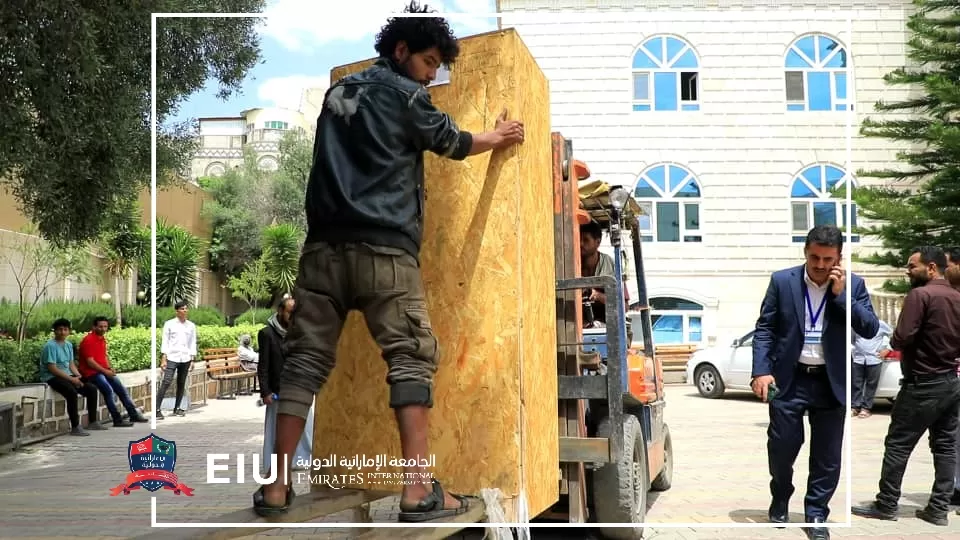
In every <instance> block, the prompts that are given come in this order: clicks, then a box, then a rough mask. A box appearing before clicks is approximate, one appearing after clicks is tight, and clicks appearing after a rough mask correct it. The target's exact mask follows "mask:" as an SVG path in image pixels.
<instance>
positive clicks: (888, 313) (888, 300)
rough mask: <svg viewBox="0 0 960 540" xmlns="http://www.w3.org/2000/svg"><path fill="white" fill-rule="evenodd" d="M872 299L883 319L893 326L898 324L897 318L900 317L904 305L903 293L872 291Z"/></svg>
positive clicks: (875, 308)
mask: <svg viewBox="0 0 960 540" xmlns="http://www.w3.org/2000/svg"><path fill="white" fill-rule="evenodd" d="M870 300H871V301H872V302H873V310H874V311H875V312H876V313H877V317H879V318H880V320H881V321H883V322H885V323H887V324H889V325H890V327H891V328H893V327H895V326H897V318H898V317H900V309H901V308H902V307H903V295H902V294H897V293H889V292H883V291H872V292H871V293H870Z"/></svg>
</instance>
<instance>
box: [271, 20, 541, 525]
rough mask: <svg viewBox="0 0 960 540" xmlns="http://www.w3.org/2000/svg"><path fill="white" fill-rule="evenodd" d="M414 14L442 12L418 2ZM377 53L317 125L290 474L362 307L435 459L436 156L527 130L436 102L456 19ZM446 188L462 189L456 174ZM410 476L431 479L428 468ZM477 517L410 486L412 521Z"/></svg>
mask: <svg viewBox="0 0 960 540" xmlns="http://www.w3.org/2000/svg"><path fill="white" fill-rule="evenodd" d="M405 11H406V12H408V13H427V12H432V10H428V8H427V7H426V6H424V7H423V8H422V9H421V8H420V6H419V5H417V3H416V2H411V4H410V5H409V6H407V8H406V10H405ZM375 48H376V50H377V53H379V55H380V57H379V58H378V59H377V61H376V63H375V64H374V65H373V66H371V67H369V68H367V69H365V70H364V71H362V72H360V73H356V74H353V75H350V76H347V77H344V78H343V79H341V80H340V81H338V82H337V83H335V84H334V85H333V86H332V87H331V88H330V89H329V90H328V91H327V94H326V97H325V99H324V105H323V110H322V112H321V113H320V117H319V118H318V119H317V131H316V140H315V143H314V163H313V168H312V170H311V172H310V178H309V182H308V185H307V197H306V211H307V223H308V232H307V239H306V243H305V245H304V247H303V252H302V254H301V256H300V270H299V274H298V276H297V285H296V291H294V296H295V297H296V298H297V304H296V308H295V311H294V315H293V321H292V325H291V327H290V330H289V331H288V333H287V337H286V346H287V351H288V354H287V360H286V363H285V364H284V368H283V371H282V373H281V377H280V385H279V389H278V391H277V393H278V396H279V405H278V415H277V416H278V417H277V443H276V447H275V453H276V454H277V458H278V463H284V462H286V463H288V466H289V464H290V455H291V454H292V453H293V452H294V450H295V448H296V446H297V441H299V439H300V435H301V433H303V429H304V423H305V418H306V417H307V413H308V411H309V410H310V406H311V404H313V402H314V397H315V395H316V393H317V392H318V391H319V390H320V389H321V388H322V386H323V384H324V383H325V382H326V381H327V378H328V376H329V374H330V372H331V370H332V369H333V366H334V361H335V355H336V349H337V341H338V339H339V337H340V333H341V330H342V328H343V323H344V319H345V318H346V316H347V313H348V312H349V311H351V310H354V309H355V310H359V311H361V312H362V313H363V315H364V318H365V319H366V322H367V325H368V327H369V328H370V331H371V334H372V335H373V337H374V339H375V340H376V342H377V344H378V345H379V346H380V348H381V350H382V352H383V357H384V359H385V360H386V362H387V364H388V365H389V370H388V375H387V383H388V384H389V385H390V407H392V408H393V409H394V410H395V414H396V418H397V425H398V427H399V430H400V445H401V448H402V451H403V458H404V459H405V460H409V461H411V462H414V460H420V459H427V458H428V448H427V432H428V423H427V420H428V412H429V409H430V408H431V407H432V406H433V376H434V373H435V372H436V369H437V359H438V356H437V355H438V346H437V340H436V338H435V337H434V334H433V331H432V330H431V326H430V319H429V317H428V316H427V305H426V299H425V297H424V289H423V282H422V279H421V274H420V261H419V253H420V244H421V240H422V234H423V210H424V208H423V206H424V192H423V190H424V178H423V153H424V152H426V151H431V152H433V153H435V154H437V155H439V156H442V157H446V158H449V159H455V160H462V159H464V158H466V157H467V156H470V155H474V154H479V153H482V152H486V151H489V150H493V149H499V148H505V147H508V146H511V145H514V144H517V143H520V142H522V141H523V124H521V123H520V122H518V121H508V120H506V111H504V114H502V115H501V116H500V118H498V119H497V121H496V127H495V129H494V130H493V131H489V132H486V133H479V134H471V133H468V132H466V131H461V130H460V129H459V128H458V127H457V125H456V124H455V123H454V121H453V119H451V118H450V116H448V115H447V114H445V113H443V112H440V111H439V110H437V109H436V107H434V105H433V104H432V102H431V100H430V95H429V93H428V92H427V90H426V88H425V86H426V85H427V84H429V83H430V82H431V81H432V80H434V79H435V77H436V72H437V68H439V67H440V66H441V65H443V64H446V65H450V64H452V63H453V62H454V61H455V60H456V58H457V56H458V55H459V52H460V51H459V45H458V43H457V40H456V38H455V37H454V35H453V32H452V31H451V30H450V27H449V26H448V24H447V22H446V20H444V19H443V18H440V17H426V18H407V17H396V18H391V19H389V20H388V21H387V24H386V25H385V26H384V27H383V28H382V29H381V31H380V33H379V34H378V35H377V38H376V45H375ZM443 180H444V181H447V182H448V183H449V184H448V185H449V187H450V189H456V179H454V178H445V179H443ZM311 429H312V427H311ZM404 472H405V473H408V475H414V474H416V473H421V474H422V473H426V471H424V470H421V469H420V468H419V467H408V468H405V470H404ZM290 477H292V475H289V474H288V475H283V474H279V475H278V479H277V480H276V481H275V482H274V483H273V484H271V485H266V486H262V487H261V489H260V490H258V491H257V493H256V494H255V495H254V509H255V511H256V512H257V513H258V514H260V515H264V516H269V515H276V514H281V513H283V512H286V511H287V509H288V508H289V505H290V503H291V501H292V499H293V488H292V486H291V485H289V484H286V483H285V482H289V479H290ZM408 477H419V478H425V477H426V474H422V476H408ZM466 510H467V501H466V499H464V498H461V497H458V496H455V495H452V494H449V493H445V492H444V490H443V489H442V488H441V486H440V483H439V482H437V481H436V480H435V479H434V480H433V481H432V482H424V483H417V484H413V485H404V487H403V491H402V493H401V499H400V515H399V519H400V520H401V521H426V520H432V519H437V518H443V517H447V516H451V515H456V514H459V513H463V512H465V511H466Z"/></svg>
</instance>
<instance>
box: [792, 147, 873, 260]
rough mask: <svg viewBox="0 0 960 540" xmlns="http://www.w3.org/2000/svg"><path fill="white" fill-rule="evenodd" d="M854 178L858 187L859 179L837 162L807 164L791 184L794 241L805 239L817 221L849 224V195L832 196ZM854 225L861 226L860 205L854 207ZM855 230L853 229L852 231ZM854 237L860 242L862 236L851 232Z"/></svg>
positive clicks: (852, 209) (852, 213)
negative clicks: (859, 223)
mask: <svg viewBox="0 0 960 540" xmlns="http://www.w3.org/2000/svg"><path fill="white" fill-rule="evenodd" d="M848 181H849V182H850V187H851V188H855V187H857V182H856V180H855V179H854V178H853V177H851V176H850V175H848V174H847V173H846V172H845V171H844V170H843V169H841V168H839V167H836V166H834V165H828V164H822V163H821V164H816V165H810V166H809V167H806V168H804V169H803V170H802V171H800V173H799V174H797V176H796V177H794V179H793V184H792V185H791V186H790V223H791V230H792V236H793V241H794V242H801V243H802V242H805V241H806V239H807V232H809V231H810V229H812V228H814V227H816V226H817V225H836V226H838V227H840V228H841V229H846V228H847V203H846V200H845V199H846V198H844V199H837V198H833V197H831V196H830V192H831V190H833V189H835V188H837V187H840V188H842V187H843V186H844V183H845V182H848ZM850 217H851V218H852V221H853V227H851V229H855V228H856V227H857V205H856V204H852V205H851V207H850ZM851 232H853V231H851ZM850 241H852V242H859V241H860V236H858V235H855V234H851V236H850Z"/></svg>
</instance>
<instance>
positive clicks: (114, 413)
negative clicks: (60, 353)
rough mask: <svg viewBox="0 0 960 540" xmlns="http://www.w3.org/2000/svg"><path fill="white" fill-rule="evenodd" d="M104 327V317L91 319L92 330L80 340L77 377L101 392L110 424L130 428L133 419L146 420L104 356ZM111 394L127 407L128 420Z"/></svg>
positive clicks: (105, 353) (106, 324) (105, 324)
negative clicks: (78, 373)
mask: <svg viewBox="0 0 960 540" xmlns="http://www.w3.org/2000/svg"><path fill="white" fill-rule="evenodd" d="M108 330H110V321H108V320H107V318H106V317H97V318H96V319H94V320H93V329H92V330H91V331H90V333H89V334H87V335H86V336H84V338H83V340H81V341H80V356H79V357H78V359H77V369H79V370H80V379H81V380H82V381H84V382H89V383H92V384H93V385H94V386H96V387H97V389H98V390H100V393H101V394H103V399H104V401H106V402H107V410H109V411H110V416H111V417H113V425H114V426H117V427H130V426H132V425H133V422H147V421H148V420H147V419H146V418H144V416H143V415H142V414H140V411H139V410H138V409H137V406H136V405H134V403H133V400H131V399H130V395H129V394H128V393H127V389H126V388H124V386H123V383H122V382H120V378H119V377H117V374H116V372H115V371H113V367H112V366H111V365H110V359H109V358H108V357H107V340H106V338H104V337H103V335H104V334H106V333H107V331H108ZM114 394H116V395H117V397H119V398H120V403H122V404H123V406H124V408H126V409H127V414H129V416H130V421H129V422H128V421H126V420H124V419H123V415H121V414H120V411H119V410H118V409H117V404H116V403H114V399H113V396H114Z"/></svg>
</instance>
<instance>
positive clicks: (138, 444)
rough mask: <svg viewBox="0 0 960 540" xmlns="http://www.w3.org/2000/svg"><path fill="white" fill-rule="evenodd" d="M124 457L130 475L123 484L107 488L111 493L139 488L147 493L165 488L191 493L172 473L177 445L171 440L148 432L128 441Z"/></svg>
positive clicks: (186, 493)
mask: <svg viewBox="0 0 960 540" xmlns="http://www.w3.org/2000/svg"><path fill="white" fill-rule="evenodd" d="M127 457H128V461H129V464H130V474H128V475H127V478H126V480H125V481H124V483H122V484H120V485H118V486H117V487H115V488H112V489H111V490H110V495H111V496H113V495H119V494H120V493H123V494H124V495H129V494H130V492H131V491H133V490H136V489H140V488H143V489H145V490H147V491H150V492H155V491H159V490H160V489H169V490H170V491H173V493H174V494H175V495H186V496H188V497H192V496H193V489H192V488H189V487H187V486H185V485H183V484H181V483H180V480H179V479H178V478H177V475H176V474H174V472H173V470H174V467H175V466H176V464H177V445H176V443H174V442H173V441H168V440H166V439H161V438H160V437H157V436H156V435H154V434H153V433H151V434H150V435H147V436H146V437H144V438H142V439H140V440H139V441H130V446H129V447H128V449H127Z"/></svg>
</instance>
